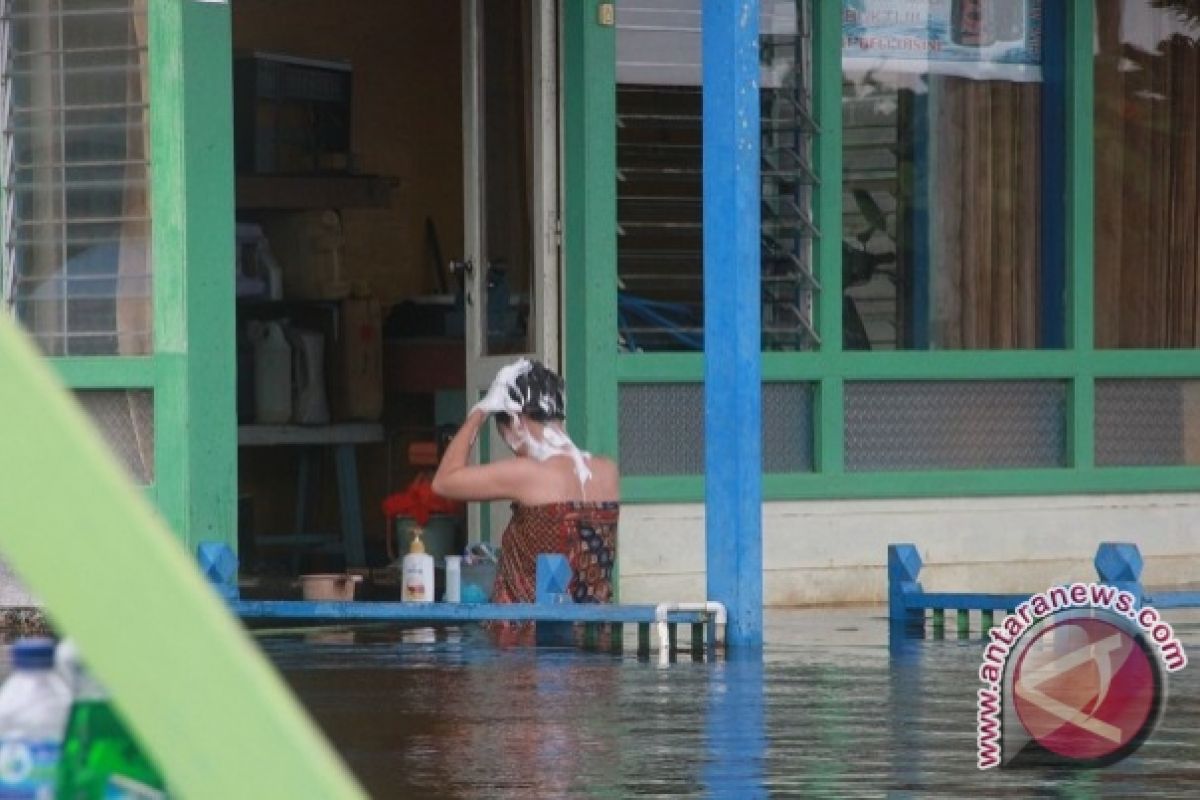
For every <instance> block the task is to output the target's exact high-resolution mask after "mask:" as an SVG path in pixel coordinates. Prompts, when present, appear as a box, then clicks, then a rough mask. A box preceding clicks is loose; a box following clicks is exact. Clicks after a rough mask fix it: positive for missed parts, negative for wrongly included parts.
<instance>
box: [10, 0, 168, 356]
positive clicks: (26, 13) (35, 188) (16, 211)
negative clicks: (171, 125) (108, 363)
mask: <svg viewBox="0 0 1200 800" xmlns="http://www.w3.org/2000/svg"><path fill="white" fill-rule="evenodd" d="M0 24H2V26H3V30H2V37H0V47H3V51H2V52H0V63H2V64H3V86H2V93H3V98H2V99H3V131H4V141H3V144H4V152H3V180H4V186H3V188H4V194H3V197H4V207H3V226H4V227H3V230H4V276H3V277H4V281H3V290H4V298H5V301H6V304H7V305H8V307H9V308H10V309H11V310H12V311H13V312H14V313H15V314H16V316H17V318H18V319H19V320H20V321H21V322H22V323H23V324H24V325H25V327H26V328H27V329H28V330H29V331H30V332H31V333H32V334H33V335H34V337H35V339H36V340H37V342H38V344H39V345H40V346H41V347H42V349H43V351H44V352H46V353H47V354H48V355H56V356H79V355H141V354H146V353H149V352H150V350H151V346H152V342H151V328H152V325H151V320H152V313H151V297H150V282H151V258H150V188H149V167H150V163H149V149H148V140H149V132H148V128H147V124H148V97H147V93H148V86H147V84H148V74H147V50H146V7H145V0H0Z"/></svg>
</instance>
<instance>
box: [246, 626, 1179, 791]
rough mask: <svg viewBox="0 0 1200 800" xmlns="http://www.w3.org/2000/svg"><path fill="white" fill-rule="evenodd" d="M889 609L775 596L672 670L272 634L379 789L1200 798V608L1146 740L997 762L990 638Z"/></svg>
mask: <svg viewBox="0 0 1200 800" xmlns="http://www.w3.org/2000/svg"><path fill="white" fill-rule="evenodd" d="M883 614H884V609H883V608H881V607H865V608H862V607H860V608H850V609H835V610H827V609H823V610H797V611H774V612H769V613H768V614H767V618H766V638H767V641H768V646H767V648H766V650H765V652H764V653H763V657H762V658H761V659H758V660H747V661H742V660H737V659H735V660H731V661H718V662H717V663H693V662H692V661H690V660H688V659H687V657H686V656H683V657H681V659H680V660H679V661H678V662H677V663H674V664H671V665H670V666H669V667H666V668H662V667H659V666H658V665H657V664H656V663H654V662H652V661H651V662H647V661H639V660H638V659H637V657H636V654H635V653H633V652H632V648H633V646H634V643H635V640H634V637H633V635H632V634H633V631H632V630H628V626H627V634H629V635H628V636H627V640H626V641H627V645H626V647H627V649H626V653H625V654H624V655H623V656H618V655H611V654H606V653H594V652H582V651H579V650H574V649H550V648H534V647H500V646H497V645H496V644H495V643H494V642H493V641H492V639H491V637H489V636H488V635H487V633H486V632H484V631H481V630H479V629H478V628H475V627H465V628H440V629H437V630H434V629H428V628H425V629H402V628H396V627H386V626H375V627H363V628H354V629H349V628H347V629H322V630H318V631H310V632H304V633H300V632H297V633H287V634H281V633H271V634H267V635H261V634H260V641H261V643H262V645H263V647H264V649H265V651H266V652H267V654H268V656H269V657H270V658H271V659H272V660H273V661H274V662H275V663H276V664H277V665H278V666H279V667H280V668H281V669H282V670H283V672H284V675H285V676H286V678H287V680H288V681H289V683H290V684H291V685H292V686H293V687H294V689H295V690H296V692H297V693H298V695H299V697H300V699H301V700H302V702H303V703H304V704H305V705H306V706H307V707H308V709H309V710H310V712H311V713H312V715H313V716H314V717H315V719H316V720H317V722H318V723H319V724H320V726H321V727H322V728H323V729H324V730H325V731H326V733H327V734H328V735H329V737H330V738H331V739H332V741H333V742H334V744H335V746H337V748H338V749H339V750H340V751H341V752H342V754H343V756H344V757H345V758H346V760H347V761H348V763H349V764H350V767H351V768H352V769H353V770H354V772H355V773H356V774H357V775H358V776H359V779H360V780H361V781H362V782H363V784H364V785H365V786H366V787H367V789H368V790H369V791H370V792H371V794H372V795H373V796H375V797H410V796H411V797H448V798H457V797H461V798H476V797H478V798H552V797H583V798H588V797H598V798H624V797H704V796H722V797H756V796H770V797H837V798H842V797H880V796H891V797H954V798H964V797H1030V796H1047V797H1080V798H1084V797H1113V798H1118V797H1119V798H1127V797H1141V798H1155V797H1200V612H1194V611H1180V612H1174V613H1168V614H1167V618H1168V619H1169V620H1170V621H1171V622H1172V624H1173V625H1174V626H1175V630H1176V632H1177V635H1179V637H1180V639H1181V640H1182V641H1183V643H1184V645H1185V646H1190V649H1191V651H1192V652H1193V653H1195V654H1197V655H1195V656H1194V659H1193V664H1192V665H1191V666H1189V667H1188V668H1187V669H1185V670H1184V671H1183V672H1182V673H1177V674H1175V675H1173V676H1171V680H1170V684H1169V696H1168V700H1167V705H1166V713H1165V716H1164V718H1163V721H1162V723H1161V725H1160V726H1159V728H1158V729H1157V731H1156V732H1155V734H1154V735H1153V736H1152V737H1151V739H1150V740H1149V741H1148V742H1147V743H1146V744H1145V745H1143V746H1142V748H1141V749H1140V750H1139V751H1138V752H1137V753H1135V754H1134V755H1133V756H1132V757H1130V758H1128V759H1126V760H1124V761H1122V762H1119V763H1117V764H1115V765H1112V766H1110V767H1107V768H1104V769H1096V770H1036V771H1034V770H1028V771H1012V770H1005V771H996V770H991V771H988V772H980V771H979V770H978V769H977V768H976V765H975V758H976V756H975V741H976V737H975V697H976V694H975V693H976V690H977V689H978V688H979V684H978V679H977V670H978V667H979V663H980V654H981V647H980V643H979V642H978V641H959V640H957V639H955V638H953V637H954V633H953V631H950V633H949V636H950V638H947V639H946V640H943V641H934V640H927V641H924V642H921V643H919V644H918V645H917V646H916V648H915V649H914V650H913V651H912V653H911V654H909V655H908V656H906V657H904V658H899V657H896V656H894V655H892V654H890V653H889V650H888V646H887V626H886V623H885V621H884V619H883Z"/></svg>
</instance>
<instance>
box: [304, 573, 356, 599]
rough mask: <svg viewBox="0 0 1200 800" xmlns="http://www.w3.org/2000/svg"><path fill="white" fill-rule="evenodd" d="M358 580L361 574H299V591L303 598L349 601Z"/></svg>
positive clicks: (352, 596)
mask: <svg viewBox="0 0 1200 800" xmlns="http://www.w3.org/2000/svg"><path fill="white" fill-rule="evenodd" d="M360 581H362V575H342V574H329V575H301V576H300V591H301V592H302V593H303V595H304V599H305V600H341V601H349V600H353V599H354V589H355V587H356V586H358V584H359V582H360Z"/></svg>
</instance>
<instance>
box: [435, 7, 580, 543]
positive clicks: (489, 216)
mask: <svg viewBox="0 0 1200 800" xmlns="http://www.w3.org/2000/svg"><path fill="white" fill-rule="evenodd" d="M556 9H557V0H486V1H485V0H463V159H464V164H463V167H464V169H463V182H464V186H463V189H464V210H465V215H466V219H465V228H464V234H465V235H464V239H465V245H466V252H465V253H464V258H463V260H462V261H460V262H456V264H455V265H454V267H455V268H456V269H457V270H458V271H459V272H460V273H461V276H462V278H463V280H464V288H465V292H464V294H465V304H466V357H467V402H468V406H469V405H471V404H473V403H474V402H475V401H476V400H477V399H478V398H479V397H481V396H482V395H483V393H484V392H486V391H487V388H488V386H489V385H490V384H491V381H492V378H493V377H494V376H495V374H496V371H497V370H498V369H500V367H502V366H504V365H505V364H508V363H511V362H512V361H514V360H515V359H517V358H520V357H522V356H525V357H527V358H536V359H539V360H541V361H543V362H544V363H546V364H547V365H548V366H550V367H551V368H554V369H558V367H559V364H558V333H559V324H558V320H559V290H558V286H559V281H558V276H559V246H558V238H559V237H558V219H559V216H558V196H559V194H558V68H557V67H558V59H557V48H556V41H557V31H558V25H557V15H556ZM509 455H510V454H509V452H508V449H507V447H506V446H505V445H504V443H503V441H502V440H501V439H500V437H499V435H498V434H497V433H496V429H495V426H494V425H489V426H488V427H487V432H486V434H485V435H483V436H481V441H480V447H479V458H480V459H481V461H484V462H486V461H488V460H490V459H496V458H503V457H507V456H509ZM508 516H509V509H508V506H507V504H505V503H485V504H478V505H475V504H473V505H472V507H471V509H470V511H469V514H468V520H469V526H470V538H471V541H473V542H474V541H480V540H483V541H493V542H494V541H496V539H495V537H497V536H498V535H499V533H500V531H502V530H503V526H504V525H505V524H507V521H508Z"/></svg>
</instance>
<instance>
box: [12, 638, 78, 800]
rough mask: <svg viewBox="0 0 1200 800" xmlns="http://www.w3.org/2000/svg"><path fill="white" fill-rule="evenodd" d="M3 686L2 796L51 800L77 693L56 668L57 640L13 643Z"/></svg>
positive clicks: (26, 640) (24, 640)
mask: <svg viewBox="0 0 1200 800" xmlns="http://www.w3.org/2000/svg"><path fill="white" fill-rule="evenodd" d="M11 656H12V665H13V670H14V671H13V673H12V675H11V676H9V678H8V680H7V681H5V682H4V686H3V687H0V800H51V798H53V797H54V784H55V779H56V777H57V774H58V767H59V756H60V754H61V751H62V740H63V728H64V726H65V725H66V721H67V714H68V712H69V711H70V709H71V692H70V690H69V689H68V688H67V685H66V683H64V682H63V679H62V678H61V677H60V676H59V674H58V673H57V672H55V671H54V641H53V640H51V639H22V640H20V641H18V642H17V643H16V644H14V645H13V647H12V651H11Z"/></svg>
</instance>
